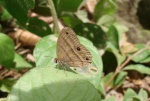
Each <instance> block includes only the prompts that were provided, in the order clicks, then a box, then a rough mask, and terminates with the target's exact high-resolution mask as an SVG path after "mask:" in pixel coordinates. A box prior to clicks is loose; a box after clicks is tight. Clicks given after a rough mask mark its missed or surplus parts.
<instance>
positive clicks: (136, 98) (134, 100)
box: [132, 96, 142, 101]
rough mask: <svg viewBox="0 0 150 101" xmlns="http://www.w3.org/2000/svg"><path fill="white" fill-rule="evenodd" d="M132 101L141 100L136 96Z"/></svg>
mask: <svg viewBox="0 0 150 101" xmlns="http://www.w3.org/2000/svg"><path fill="white" fill-rule="evenodd" d="M132 101H142V100H141V99H140V98H139V97H138V96H136V97H133V98H132Z"/></svg>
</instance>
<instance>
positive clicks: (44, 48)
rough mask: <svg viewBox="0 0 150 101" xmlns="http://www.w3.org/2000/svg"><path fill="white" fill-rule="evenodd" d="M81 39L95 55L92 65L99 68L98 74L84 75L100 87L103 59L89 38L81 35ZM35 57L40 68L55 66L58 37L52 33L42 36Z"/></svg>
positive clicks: (96, 86) (93, 55)
mask: <svg viewBox="0 0 150 101" xmlns="http://www.w3.org/2000/svg"><path fill="white" fill-rule="evenodd" d="M54 40H55V41H54ZM79 40H80V42H81V44H83V45H84V46H85V47H86V48H88V50H89V51H90V52H91V54H92V57H93V58H92V65H93V66H94V67H96V68H97V69H98V72H97V73H96V74H89V75H84V76H85V77H87V78H89V79H88V80H89V81H90V82H92V83H93V85H94V86H95V88H97V89H98V88H99V85H100V77H101V74H102V61H101V58H100V55H99V52H98V51H97V49H96V48H95V47H94V46H93V44H92V43H91V42H90V41H89V40H87V39H85V38H83V37H79ZM34 57H35V60H36V66H37V67H39V68H40V67H45V66H50V67H51V68H55V67H56V63H55V62H54V58H56V37H55V36H53V35H50V36H46V37H44V38H42V39H41V40H40V41H39V42H38V44H37V45H36V47H35V50H34Z"/></svg>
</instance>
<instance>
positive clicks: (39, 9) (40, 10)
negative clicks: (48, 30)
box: [32, 0, 51, 16]
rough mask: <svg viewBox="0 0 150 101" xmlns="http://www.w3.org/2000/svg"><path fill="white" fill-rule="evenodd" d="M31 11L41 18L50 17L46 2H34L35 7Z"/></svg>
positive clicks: (39, 0)
mask: <svg viewBox="0 0 150 101" xmlns="http://www.w3.org/2000/svg"><path fill="white" fill-rule="evenodd" d="M32 11H33V12H35V13H37V14H39V15H42V16H50V15H51V13H50V9H49V7H48V5H47V0H35V7H34V9H33V10H32Z"/></svg>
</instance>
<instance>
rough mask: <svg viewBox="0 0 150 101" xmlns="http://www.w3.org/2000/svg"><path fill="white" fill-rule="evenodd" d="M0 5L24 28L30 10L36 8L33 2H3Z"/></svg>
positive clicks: (22, 0)
mask: <svg viewBox="0 0 150 101" xmlns="http://www.w3.org/2000/svg"><path fill="white" fill-rule="evenodd" d="M0 4H1V5H2V6H3V7H5V9H6V10H7V11H8V12H9V13H10V14H11V15H12V16H13V17H14V18H16V19H17V21H18V23H19V24H20V25H21V26H22V27H26V23H27V21H28V15H27V14H28V10H30V9H32V8H33V7H34V1H33V0H25V1H24V0H1V1H0Z"/></svg>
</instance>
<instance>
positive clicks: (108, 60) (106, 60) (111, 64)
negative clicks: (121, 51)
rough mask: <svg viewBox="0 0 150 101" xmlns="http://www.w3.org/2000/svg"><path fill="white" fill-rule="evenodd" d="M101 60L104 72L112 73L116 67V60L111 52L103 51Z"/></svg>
mask: <svg viewBox="0 0 150 101" xmlns="http://www.w3.org/2000/svg"><path fill="white" fill-rule="evenodd" d="M102 60H103V65H104V71H106V72H110V71H114V70H115V68H116V67H117V65H118V63H117V58H116V56H115V54H114V53H113V52H111V51H105V53H104V54H103V56H102ZM112 60H113V61H112Z"/></svg>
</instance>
